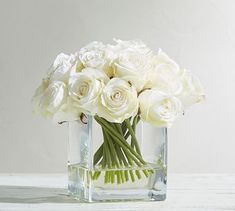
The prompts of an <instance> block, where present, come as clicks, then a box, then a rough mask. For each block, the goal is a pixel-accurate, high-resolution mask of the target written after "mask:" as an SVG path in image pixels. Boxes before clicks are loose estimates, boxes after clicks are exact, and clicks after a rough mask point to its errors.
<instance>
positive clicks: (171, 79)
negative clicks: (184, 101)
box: [145, 50, 182, 94]
mask: <svg viewBox="0 0 235 211" xmlns="http://www.w3.org/2000/svg"><path fill="white" fill-rule="evenodd" d="M151 62H152V68H151V69H150V71H149V74H148V77H149V80H148V83H147V84H146V85H145V88H153V87H154V88H157V89H159V90H162V91H163V92H168V93H171V94H179V93H180V92H181V90H182V83H181V79H180V76H179V66H178V65H177V64H176V63H175V62H174V61H173V60H172V59H170V58H169V57H168V56H167V55H166V54H165V53H163V52H162V51H161V50H160V51H159V53H158V55H157V56H154V57H153V59H152V61H151Z"/></svg>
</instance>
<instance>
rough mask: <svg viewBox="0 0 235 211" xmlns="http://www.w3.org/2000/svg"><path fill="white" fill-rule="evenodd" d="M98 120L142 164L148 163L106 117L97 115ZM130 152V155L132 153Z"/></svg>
mask: <svg viewBox="0 0 235 211" xmlns="http://www.w3.org/2000/svg"><path fill="white" fill-rule="evenodd" d="M94 118H95V119H96V121H97V122H98V123H99V124H100V125H101V126H103V128H105V129H106V131H107V132H108V133H109V134H110V135H111V136H113V137H115V141H116V142H117V143H118V144H119V145H121V146H122V148H124V147H126V148H127V149H128V150H129V151H130V152H131V153H132V154H133V155H134V156H135V157H136V158H138V160H139V161H140V162H141V163H142V164H146V162H145V161H144V160H143V158H142V157H141V156H140V155H139V154H138V153H136V152H135V150H134V149H133V148H132V147H131V146H130V145H129V144H128V143H127V142H126V140H125V139H124V138H123V137H122V136H121V135H120V134H119V133H118V132H117V131H115V130H114V129H113V127H112V126H110V125H109V124H108V123H107V122H106V121H105V120H104V119H102V118H100V117H98V116H97V115H96V116H95V117H94ZM128 150H126V151H128ZM131 153H129V154H130V155H132V154H131Z"/></svg>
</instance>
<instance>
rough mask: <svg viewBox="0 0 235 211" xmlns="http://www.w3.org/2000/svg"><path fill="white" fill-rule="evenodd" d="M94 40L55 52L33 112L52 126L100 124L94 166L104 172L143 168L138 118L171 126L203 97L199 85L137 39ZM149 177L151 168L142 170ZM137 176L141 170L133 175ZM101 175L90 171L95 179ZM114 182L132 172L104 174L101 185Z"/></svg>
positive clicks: (175, 65)
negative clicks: (71, 51) (70, 51)
mask: <svg viewBox="0 0 235 211" xmlns="http://www.w3.org/2000/svg"><path fill="white" fill-rule="evenodd" d="M114 41H115V44H113V45H110V44H107V45H105V44H103V43H101V42H96V41H95V42H92V43H90V44H88V45H86V46H85V47H83V48H81V49H80V50H79V51H78V52H76V53H74V54H71V55H66V54H64V53H61V54H59V55H58V56H57V57H56V59H55V61H54V63H53V65H52V66H51V67H50V69H49V72H48V73H47V75H46V77H45V78H44V79H43V80H42V84H41V85H40V87H39V88H38V89H37V90H36V93H35V95H34V97H33V103H34V111H35V112H36V113H39V114H41V115H42V116H44V117H48V118H52V119H53V120H54V121H56V122H65V121H74V120H78V121H81V122H83V123H84V124H85V123H86V117H87V116H88V115H89V116H93V117H94V119H95V120H96V121H97V123H98V124H99V125H100V126H101V128H102V132H103V144H102V145H101V146H100V147H99V148H98V150H97V151H96V153H95V154H94V158H93V165H94V166H95V165H98V166H101V168H103V169H106V168H108V169H112V168H114V169H115V168H116V169H118V168H119V167H120V166H126V167H127V166H138V167H141V166H145V165H146V161H145V160H144V158H143V157H142V154H141V150H140V147H139V145H138V140H137V137H136V125H137V124H138V122H139V121H140V120H142V121H144V122H148V123H150V124H152V125H154V126H156V127H170V126H171V125H172V124H173V122H174V121H175V119H176V118H177V117H179V116H180V115H182V114H183V112H184V111H185V109H187V108H188V107H190V106H191V105H193V104H195V103H198V102H201V101H202V100H203V99H204V92H203V89H202V86H201V84H200V81H199V80H198V78H197V77H196V76H194V75H193V74H192V73H191V72H190V71H188V70H186V69H182V68H180V67H179V65H178V64H177V63H176V62H174V61H173V60H172V59H171V58H169V57H168V56H167V55H166V54H165V53H164V52H163V51H162V50H159V51H158V52H154V51H152V50H151V49H149V48H148V47H147V46H146V45H145V44H144V43H143V42H142V41H140V40H131V41H122V40H116V39H115V40H114ZM142 172H143V174H144V175H145V176H146V177H148V176H149V175H150V174H151V172H152V170H151V168H149V169H147V170H146V169H145V170H143V171H142ZM135 174H136V176H137V178H140V177H141V175H140V171H135ZM99 176H100V171H96V172H94V174H93V175H92V178H93V179H94V180H96V179H97V178H98V177H99ZM115 176H116V177H117V181H118V183H124V182H125V181H127V180H128V179H129V178H130V179H131V180H132V181H134V180H135V176H134V173H133V172H132V171H122V170H114V171H107V172H106V174H105V182H106V183H113V182H114V178H115Z"/></svg>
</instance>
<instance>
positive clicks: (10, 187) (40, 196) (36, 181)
mask: <svg viewBox="0 0 235 211" xmlns="http://www.w3.org/2000/svg"><path fill="white" fill-rule="evenodd" d="M66 186H67V177H66V175H65V174H58V175H55V174H54V175H51V174H37V175H33V174H21V175H19V174H17V175H14V174H0V211H7V210H11V211H13V210H17V211H18V210H20V211H28V210H32V211H33V210H38V211H54V210H55V211H74V210H76V211H80V210H81V211H86V210H94V211H95V210H100V211H105V210H112V211H117V210H122V211H126V210H133V211H134V210H137V211H138V210H139V211H144V210H152V211H155V210H156V211H176V210H177V211H186V210H187V211H190V210H192V211H196V210H199V211H201V210H205V211H219V210H227V211H231V210H233V211H235V175H211V174H206V175H205V174H201V175H185V174H171V175H169V176H168V193H167V200H166V201H163V202H125V203H124V202H118V203H92V204H88V203H80V202H77V201H76V200H73V199H71V198H69V197H68V196H67V195H66V194H67V193H66Z"/></svg>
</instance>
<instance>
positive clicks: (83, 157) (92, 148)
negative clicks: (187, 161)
mask: <svg viewBox="0 0 235 211" xmlns="http://www.w3.org/2000/svg"><path fill="white" fill-rule="evenodd" d="M100 120H101V122H102V124H101V122H100V121H97V119H95V118H94V117H92V116H89V117H87V119H86V122H81V121H71V122H69V141H68V192H69V194H70V195H71V196H72V197H74V198H76V199H78V200H81V201H84V202H105V201H136V200H143V201H162V200H165V198H166V182H167V129H166V128H156V127H154V126H152V125H150V124H148V123H144V122H142V121H141V120H140V121H139V122H138V123H137V124H136V125H135V126H133V124H134V121H135V120H131V119H128V122H129V123H130V124H129V123H128V122H127V121H125V122H124V123H122V124H116V123H110V122H107V121H105V120H104V119H102V118H100ZM103 124H104V125H103ZM101 125H102V127H101ZM128 126H129V127H128ZM130 126H133V127H131V129H130ZM128 128H129V130H128Z"/></svg>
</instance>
